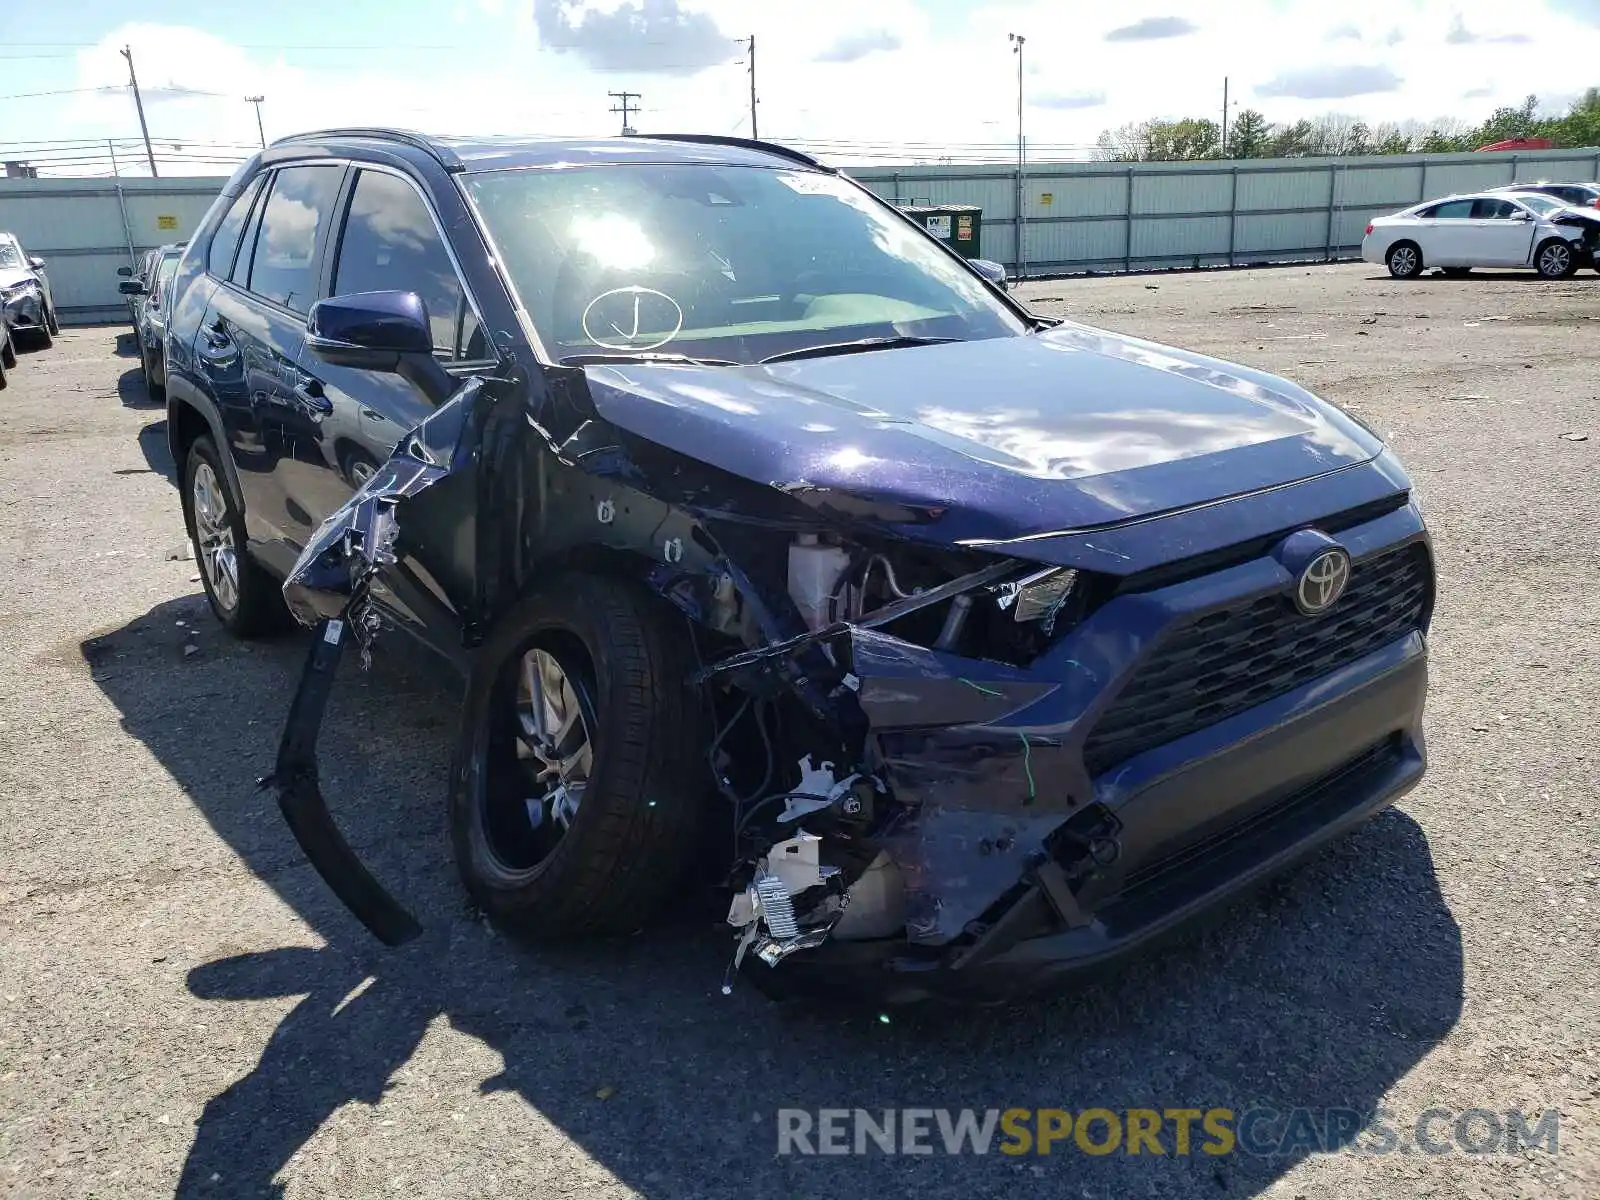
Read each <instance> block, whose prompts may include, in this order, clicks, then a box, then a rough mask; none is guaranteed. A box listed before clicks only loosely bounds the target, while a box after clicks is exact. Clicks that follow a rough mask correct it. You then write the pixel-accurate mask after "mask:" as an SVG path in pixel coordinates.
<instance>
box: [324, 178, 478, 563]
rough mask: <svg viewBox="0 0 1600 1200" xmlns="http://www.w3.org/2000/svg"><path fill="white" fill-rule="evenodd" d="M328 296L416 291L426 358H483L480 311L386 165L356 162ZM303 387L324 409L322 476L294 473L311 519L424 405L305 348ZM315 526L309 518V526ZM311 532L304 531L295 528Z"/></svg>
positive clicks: (394, 441)
mask: <svg viewBox="0 0 1600 1200" xmlns="http://www.w3.org/2000/svg"><path fill="white" fill-rule="evenodd" d="M342 207H343V219H342V221H341V222H339V230H338V234H337V236H336V238H335V239H334V250H333V252H332V255H331V257H332V263H331V268H330V271H329V278H328V284H327V293H328V294H329V295H333V296H339V295H350V294H353V293H357V292H384V291H405V292H416V293H417V294H418V295H419V296H421V297H422V301H423V303H424V305H426V307H427V310H428V319H429V324H430V325H431V326H432V328H433V345H434V354H435V356H436V357H437V358H439V359H440V360H441V361H442V362H444V363H445V364H447V366H448V367H450V368H451V369H452V370H454V369H457V368H459V369H460V370H461V371H462V372H463V373H464V372H465V371H467V370H470V369H471V367H472V366H474V365H483V364H485V363H486V355H487V343H486V341H485V338H484V335H483V329H482V325H481V322H480V321H479V318H478V310H477V307H476V305H474V304H473V303H472V301H471V299H470V298H469V297H468V295H467V291H466V288H465V286H464V285H463V283H462V281H461V275H460V272H459V271H458V270H457V269H456V265H455V262H454V260H453V259H452V258H451V255H450V251H449V250H448V249H447V248H446V244H445V240H444V237H443V235H442V234H441V233H440V230H439V223H438V222H437V221H436V220H435V218H434V214H433V211H432V209H431V208H430V207H429V205H428V202H427V201H426V199H425V198H424V196H423V193H422V192H421V190H420V189H419V188H418V187H417V186H416V185H415V184H414V183H413V182H412V181H411V180H410V179H409V178H407V177H405V176H403V175H401V174H399V173H398V172H396V171H393V170H390V169H388V168H382V167H374V166H366V165H362V166H359V167H358V168H356V170H355V171H354V179H353V182H352V184H351V186H350V188H349V189H348V192H347V195H346V198H345V201H344V204H343V206H342ZM299 366H300V372H301V376H302V381H303V386H304V387H305V388H307V389H308V390H310V391H312V392H313V393H314V394H315V395H316V397H317V399H318V403H319V404H320V406H321V408H322V412H323V415H322V417H321V420H320V426H319V438H320V458H321V461H322V464H323V466H324V467H325V468H326V470H325V471H323V472H322V473H321V475H320V477H317V478H312V477H309V476H307V477H305V478H300V477H298V476H297V477H296V479H295V485H296V486H297V487H300V488H302V489H303V491H302V492H301V493H298V494H293V495H292V498H293V499H296V500H298V501H299V505H298V507H300V508H301V509H303V510H307V511H310V512H311V513H312V514H313V515H314V516H315V517H316V519H317V520H319V521H320V519H321V517H322V516H324V515H326V514H327V513H328V512H331V511H332V510H333V509H334V508H337V507H338V506H339V505H340V504H342V503H343V502H344V501H345V500H346V499H348V498H349V496H350V493H351V492H352V491H353V490H354V489H355V488H356V487H359V486H360V485H361V484H362V483H363V482H365V480H366V479H367V478H368V477H369V476H370V475H371V474H372V472H373V471H375V470H376V469H377V468H378V466H379V465H380V464H382V463H383V462H384V461H385V460H386V459H387V458H388V457H389V456H390V455H391V454H393V453H394V449H395V447H396V446H397V445H399V443H400V439H401V437H402V436H404V434H405V433H406V432H407V431H408V430H410V429H412V428H414V427H415V426H416V425H417V424H418V423H419V422H421V421H422V419H423V418H424V417H426V416H427V415H428V414H429V413H430V412H431V411H432V406H431V405H430V404H429V403H428V401H427V400H426V399H424V398H423V396H422V395H421V394H420V393H419V392H418V391H417V390H416V389H415V388H414V387H412V386H411V385H410V384H408V383H406V382H405V381H404V380H403V379H401V378H400V377H399V376H398V375H394V374H389V373H386V372H375V371H361V370H356V369H354V368H351V367H339V366H333V365H331V364H329V363H325V362H323V361H322V360H321V359H319V358H317V357H316V356H315V355H313V354H311V353H309V352H307V353H304V354H302V356H301V359H300V364H299ZM312 524H313V525H314V524H315V522H313V523H312ZM296 532H297V534H298V535H300V536H309V534H310V532H311V528H310V527H305V528H302V529H300V530H297V531H296Z"/></svg>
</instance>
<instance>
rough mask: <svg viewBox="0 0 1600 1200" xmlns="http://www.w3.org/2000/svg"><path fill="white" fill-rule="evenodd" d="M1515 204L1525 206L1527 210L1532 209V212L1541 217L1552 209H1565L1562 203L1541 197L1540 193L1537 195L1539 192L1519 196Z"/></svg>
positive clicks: (1544, 196) (1547, 197)
mask: <svg viewBox="0 0 1600 1200" xmlns="http://www.w3.org/2000/svg"><path fill="white" fill-rule="evenodd" d="M1517 202H1518V203H1519V204H1526V205H1527V206H1528V207H1529V208H1531V209H1533V211H1534V212H1536V213H1538V214H1539V215H1540V216H1541V217H1542V216H1544V214H1545V213H1547V212H1550V211H1551V210H1552V209H1557V208H1565V207H1566V205H1565V204H1564V203H1563V202H1562V201H1560V200H1556V199H1553V198H1552V197H1550V196H1546V195H1543V194H1542V193H1539V192H1532V193H1528V194H1526V195H1519V196H1518V197H1517Z"/></svg>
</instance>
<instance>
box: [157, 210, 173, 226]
mask: <svg viewBox="0 0 1600 1200" xmlns="http://www.w3.org/2000/svg"><path fill="white" fill-rule="evenodd" d="M177 227H178V218H177V217H174V216H170V215H169V214H167V213H162V214H161V215H160V216H158V217H157V218H156V228H157V229H176V228H177Z"/></svg>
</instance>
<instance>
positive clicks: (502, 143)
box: [272, 128, 831, 172]
mask: <svg viewBox="0 0 1600 1200" xmlns="http://www.w3.org/2000/svg"><path fill="white" fill-rule="evenodd" d="M306 142H312V143H316V144H319V145H324V146H326V145H328V144H330V143H350V142H365V143H369V144H373V143H376V144H388V145H395V144H399V145H403V146H409V147H412V148H413V149H416V150H421V151H423V152H425V153H427V154H429V155H431V156H432V157H434V158H435V159H437V160H438V161H439V162H440V164H441V165H442V166H444V167H445V168H446V169H447V170H451V171H466V172H471V171H493V170H500V169H505V168H513V167H545V166H555V165H557V164H562V163H574V164H576V163H588V164H598V163H633V162H660V163H667V162H672V163H682V162H700V163H726V164H730V165H742V166H767V167H771V166H778V165H788V166H797V165H798V166H805V167H809V168H811V169H813V170H824V171H826V170H830V169H831V168H829V167H826V166H824V165H823V164H822V163H820V162H818V161H817V160H816V159H814V158H812V157H810V156H809V155H806V154H802V153H801V152H800V151H798V150H791V149H789V147H787V146H780V145H778V144H777V143H775V142H759V141H752V140H751V139H749V138H735V137H718V136H716V135H715V134H698V133H684V134H671V133H668V134H645V135H642V136H640V135H629V136H626V137H609V138H536V137H468V136H454V135H429V134H422V133H415V132H412V131H410V130H404V129H376V128H352V129H321V130H316V131H314V132H311V133H300V134H295V135H293V136H291V137H286V138H279V139H278V140H277V141H275V142H273V143H272V145H273V147H274V148H277V147H282V146H292V145H295V144H298V143H306Z"/></svg>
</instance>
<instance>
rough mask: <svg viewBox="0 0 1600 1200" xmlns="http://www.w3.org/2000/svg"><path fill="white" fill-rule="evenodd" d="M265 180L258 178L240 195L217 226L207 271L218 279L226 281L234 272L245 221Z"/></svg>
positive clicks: (212, 240)
mask: <svg viewBox="0 0 1600 1200" xmlns="http://www.w3.org/2000/svg"><path fill="white" fill-rule="evenodd" d="M264 178H265V176H257V177H256V178H255V179H254V180H252V181H251V183H250V186H249V187H247V188H245V189H244V191H242V192H240V193H239V195H238V197H237V198H236V199H235V200H234V202H233V203H232V204H231V205H230V206H229V207H228V211H227V214H226V215H224V216H223V218H222V220H221V222H220V223H219V224H218V225H217V232H216V233H214V234H212V235H211V249H210V251H209V252H208V253H207V255H206V270H207V271H208V272H209V273H210V274H212V275H214V276H215V277H216V278H218V279H226V278H228V276H229V275H230V274H231V273H232V272H233V259H234V255H236V254H238V252H239V238H240V235H241V234H243V233H244V223H245V219H246V218H247V217H249V215H250V206H251V205H252V204H254V203H255V202H256V197H257V196H258V195H260V194H261V181H262V180H263V179H264Z"/></svg>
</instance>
